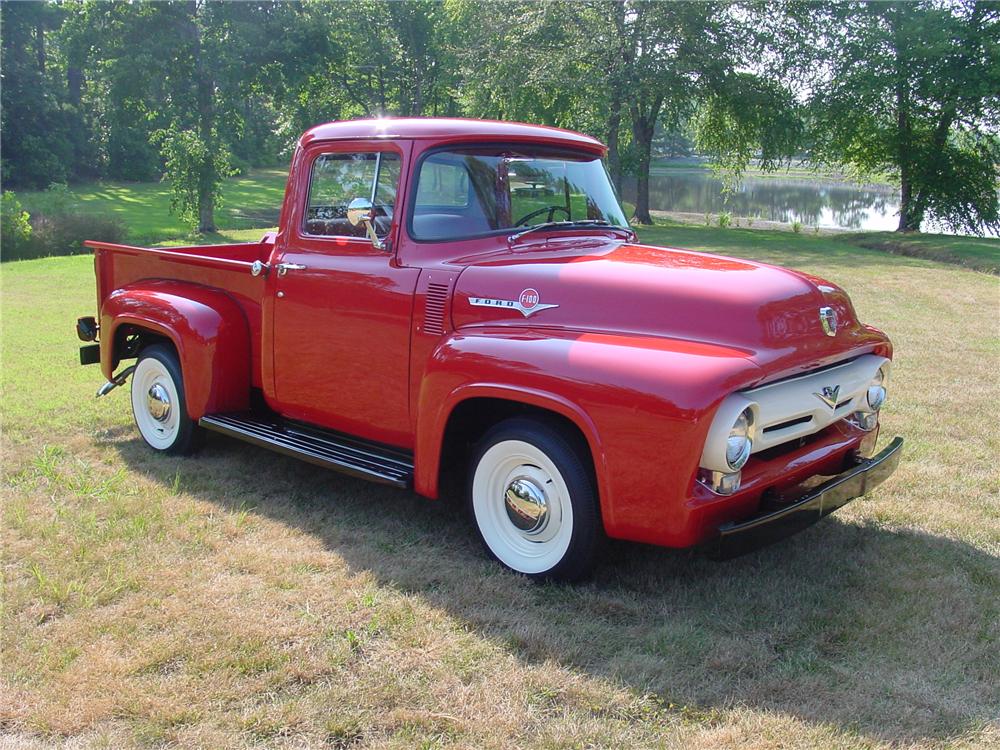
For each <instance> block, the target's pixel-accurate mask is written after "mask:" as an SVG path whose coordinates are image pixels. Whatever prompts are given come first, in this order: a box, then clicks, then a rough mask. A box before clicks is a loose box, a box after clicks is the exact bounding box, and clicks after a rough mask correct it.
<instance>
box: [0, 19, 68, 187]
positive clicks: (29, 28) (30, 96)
mask: <svg viewBox="0 0 1000 750" xmlns="http://www.w3.org/2000/svg"><path fill="white" fill-rule="evenodd" d="M0 20H2V24H3V38H2V45H0V68H2V70H3V86H2V89H0V133H2V135H0V138H2V140H3V174H4V181H5V182H6V183H7V184H10V185H21V186H25V187H34V188H43V187H46V186H47V185H49V183H52V182H65V181H66V180H67V179H69V178H70V177H73V176H74V175H75V173H76V166H77V160H76V158H75V152H74V141H73V137H72V136H73V126H74V121H73V117H72V116H71V113H70V112H67V110H66V109H65V106H64V105H65V99H66V94H65V88H64V87H63V86H62V85H61V84H62V83H63V79H62V77H61V76H60V74H59V65H58V64H55V62H56V61H57V60H58V54H57V55H55V56H54V55H53V49H52V42H53V37H52V30H53V29H54V28H57V27H58V26H59V24H60V22H61V16H60V12H59V9H58V8H57V7H55V6H52V5H49V4H47V3H3V4H2V5H0ZM56 52H58V50H56ZM54 57H55V58H56V61H54V60H53V58H54Z"/></svg>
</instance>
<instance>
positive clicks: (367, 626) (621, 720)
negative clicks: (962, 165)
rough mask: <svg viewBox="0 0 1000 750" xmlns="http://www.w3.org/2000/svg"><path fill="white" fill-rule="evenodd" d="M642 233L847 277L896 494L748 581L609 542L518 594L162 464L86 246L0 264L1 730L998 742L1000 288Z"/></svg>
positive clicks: (384, 516)
mask: <svg viewBox="0 0 1000 750" xmlns="http://www.w3.org/2000/svg"><path fill="white" fill-rule="evenodd" d="M150 200H152V198H151V197H150ZM150 221H151V222H152V219H151V220H150ZM150 226H152V224H151V225H150ZM144 231H146V230H144ZM257 233H258V232H255V233H254V236H256V234H257ZM642 235H643V238H644V239H646V240H649V241H652V242H657V243H662V244H667V245H681V246H687V247H692V248H695V249H702V250H714V251H720V252H725V253H731V254H735V255H740V256H743V257H749V258H755V259H762V260H766V261H774V262H778V263H785V264H788V265H792V266H795V267H798V268H801V269H804V270H807V271H810V272H813V273H817V274H819V275H821V276H824V277H826V278H829V279H831V280H833V281H836V282H838V283H840V284H842V285H843V286H845V287H846V288H847V289H848V290H849V291H850V292H851V294H852V296H853V299H854V302H855V305H856V307H857V309H858V312H859V313H860V315H861V317H862V318H863V319H864V320H866V321H869V322H871V323H873V324H876V325H878V326H880V327H882V328H884V329H885V330H886V331H887V332H888V333H889V334H890V335H891V336H892V338H893V341H894V342H895V345H896V364H895V369H894V372H893V378H892V382H891V384H890V396H889V401H888V403H887V405H886V407H885V411H884V420H883V432H882V434H883V443H884V442H885V440H887V439H888V438H889V437H891V436H893V435H896V434H900V435H903V436H905V438H906V440H907V446H906V449H905V451H906V452H905V455H904V459H903V463H902V464H901V466H900V469H899V471H898V472H897V474H896V475H895V476H894V477H893V478H892V479H891V480H890V481H889V482H888V483H886V484H885V485H883V486H882V487H880V488H879V489H878V490H876V491H875V492H873V493H872V494H871V495H870V496H869V497H868V498H866V499H864V500H860V501H857V502H855V503H853V504H851V505H849V506H848V507H846V508H844V509H843V510H842V511H840V512H838V513H836V514H835V515H834V516H831V517H830V518H828V519H826V520H825V521H824V522H823V523H821V524H819V525H817V526H815V527H813V528H811V529H809V530H808V531H806V532H804V533H802V534H800V535H799V536H797V537H795V538H793V539H791V540H788V541H787V542H785V543H783V544H781V545H779V546H775V547H772V548H770V549H767V550H763V551H761V552H758V553H755V554H753V555H750V556H747V557H744V558H741V559H738V560H735V561H731V562H727V563H712V562H709V561H707V560H704V559H702V558H700V557H698V556H695V555H692V554H689V553H683V552H673V551H669V550H660V549H654V548H648V547H639V546H635V545H613V546H612V547H611V549H610V550H609V553H608V556H607V559H606V560H605V562H604V564H603V565H602V566H601V567H600V569H599V570H598V572H597V575H596V577H595V579H594V580H593V581H591V582H589V583H586V584H584V585H580V586H570V587H560V586H550V585H535V584H532V583H529V582H527V581H525V580H523V579H521V578H519V577H517V576H514V575H511V574H508V573H505V572H503V571H502V570H501V569H500V568H499V567H498V566H497V565H495V564H494V563H491V562H489V561H488V560H487V559H486V558H485V557H484V555H483V554H482V552H481V551H480V549H479V547H478V545H477V544H476V543H475V542H474V540H473V534H472V530H471V528H470V527H469V525H468V523H467V522H466V521H465V520H464V517H463V514H462V513H461V512H460V511H459V509H457V508H456V507H454V506H452V505H449V504H447V503H443V502H442V503H432V502H428V501H425V500H422V499H420V498H417V497H415V496H414V495H411V494H409V493H406V492H402V491H397V490H392V489H386V488H382V487H377V486H375V485H369V484H364V483H362V482H359V481H355V480H352V479H349V478H345V477H343V476H340V475H337V474H334V473H330V472H327V471H324V470H322V469H319V468H316V467H312V466H309V465H306V464H302V463H299V462H297V461H294V460H291V459H287V458H284V457H281V456H278V455H276V454H272V453H269V452H266V451H263V450H259V449H256V448H253V447H251V446H248V445H245V444H241V443H237V442H235V441H231V440H226V439H223V438H221V437H214V438H212V437H210V439H209V440H208V443H207V445H206V446H205V448H204V449H203V451H202V452H201V453H200V454H199V455H198V456H196V457H191V458H171V457H163V456H157V455H153V454H152V452H151V451H149V450H148V449H147V448H146V447H145V446H144V444H143V443H142V441H141V440H140V438H139V437H138V434H137V432H136V430H135V428H134V426H133V424H132V419H131V415H130V412H129V406H128V394H127V391H126V389H120V390H118V391H115V392H114V393H112V394H111V395H109V396H108V397H106V398H105V399H102V400H100V401H96V400H95V399H94V397H93V394H94V390H95V389H96V387H97V386H98V385H100V383H101V380H102V379H101V376H100V373H99V372H98V370H97V368H96V367H80V366H79V365H78V364H77V363H76V359H77V346H78V342H77V341H76V339H75V335H74V333H73V324H74V321H75V319H76V317H77V316H78V315H82V314H88V313H92V312H93V305H94V279H93V267H92V262H91V259H90V257H88V256H82V255H81V256H74V257H60V258H50V259H43V260H37V261H25V262H16V263H9V264H5V265H4V267H3V270H2V278H0V285H2V298H3V330H2V350H0V353H2V364H3V367H2V377H0V387H2V420H3V422H2V424H3V446H2V448H3V458H4V460H3V467H2V470H3V477H4V478H3V486H2V491H3V520H2V566H3V567H2V570H3V587H4V589H3V608H2V617H3V623H2V627H3V631H2V632H3V642H2V649H3V651H2V659H0V663H2V665H3V668H2V672H0V674H2V678H0V679H2V681H0V737H3V738H5V739H6V741H8V742H10V743H11V744H12V745H14V746H18V747H21V746H24V747H48V746H57V745H71V746H73V747H113V748H119V747H132V746H136V747H161V746H168V745H171V746H180V747H248V746H260V745H268V746H271V745H274V746H279V747H303V746H316V747H319V746H325V747H333V748H347V747H350V748H361V747H388V748H416V747H421V748H439V747H441V748H444V747H467V748H498V749H501V748H503V749H506V748H512V747H532V748H535V747H537V748H580V747H618V748H638V747H657V748H661V747H680V746H684V747H695V748H713V749H714V748H735V747H751V748H803V747H805V748H824V749H825V748H859V749H860V748H865V749H869V748H882V747H886V748H888V747H920V748H926V747H956V748H970V747H984V748H985V747H997V746H998V743H1000V682H998V680H997V675H998V674H1000V497H998V496H1000V473H998V470H997V463H996V456H997V455H998V454H1000V430H998V428H997V421H996V402H997V395H998V393H997V369H998V365H1000V330H998V316H997V313H998V303H1000V279H998V278H997V277H995V276H991V275H987V274H980V273H975V272H973V271H969V270H966V269H962V268H958V267H956V266H953V265H943V264H940V263H937V262H934V261H930V260H926V259H920V258H910V257H904V256H896V255H889V254H886V253H884V252H880V251H875V250H869V249H865V248H860V247H857V246H856V245H853V244H851V243H850V242H848V241H845V240H844V239H842V238H837V237H828V236H817V237H813V236H802V235H794V234H791V233H788V232H766V231H759V230H737V229H729V230H720V229H718V228H708V227H699V226H684V225H675V226H673V225H672V226H660V227H656V228H653V229H648V230H643V232H642ZM0 745H3V746H6V744H5V742H4V741H2V740H0Z"/></svg>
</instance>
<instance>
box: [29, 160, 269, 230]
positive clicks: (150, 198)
mask: <svg viewBox="0 0 1000 750" xmlns="http://www.w3.org/2000/svg"><path fill="white" fill-rule="evenodd" d="M287 175H288V170H286V169H257V170H253V171H252V172H250V173H249V174H247V175H245V176H243V177H232V178H230V179H228V180H226V182H225V184H224V185H223V191H222V197H223V201H222V207H221V209H220V210H219V211H218V212H217V213H216V222H217V224H218V226H219V227H220V228H221V229H250V228H253V227H261V226H268V225H269V224H273V223H275V220H276V217H277V211H278V209H279V208H280V207H281V200H282V198H283V197H284V194H285V178H286V177H287ZM68 192H69V199H70V200H71V202H72V205H73V207H74V209H75V210H78V211H81V212H84V213H86V212H88V211H93V212H101V213H111V214H115V215H118V216H120V217H121V218H122V219H123V220H124V221H125V225H126V226H127V227H128V230H129V240H130V241H131V242H160V241H163V240H169V239H174V238H182V237H185V236H186V235H188V234H189V232H190V230H189V228H188V227H187V226H185V225H184V223H183V222H181V221H180V220H179V219H178V218H177V217H176V216H174V215H173V214H171V213H170V185H169V184H168V183H165V182H98V183H87V184H83V185H74V186H71V187H70V188H69V191H68ZM18 199H19V200H20V201H21V204H22V205H23V206H24V210H26V211H27V212H28V213H32V212H35V211H42V212H44V210H45V207H46V205H47V203H48V202H49V201H50V196H49V195H47V194H46V193H45V192H43V191H28V192H24V193H18ZM256 234H257V235H259V232H258V233H256Z"/></svg>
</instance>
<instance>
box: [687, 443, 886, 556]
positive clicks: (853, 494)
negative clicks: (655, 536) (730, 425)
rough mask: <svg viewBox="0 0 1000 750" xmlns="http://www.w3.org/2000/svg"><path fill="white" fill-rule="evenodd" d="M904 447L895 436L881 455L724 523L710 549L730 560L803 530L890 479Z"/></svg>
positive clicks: (707, 549) (708, 545) (711, 554)
mask: <svg viewBox="0 0 1000 750" xmlns="http://www.w3.org/2000/svg"><path fill="white" fill-rule="evenodd" d="M902 448H903V438H901V437H897V438H894V439H893V441H892V442H891V443H889V445H888V446H887V447H886V448H885V449H884V450H883V451H882V452H881V453H879V454H878V455H876V456H873V457H872V458H868V459H861V460H859V461H858V463H857V464H856V465H855V466H852V467H851V468H850V469H848V470H847V471H845V472H843V473H842V474H838V475H837V476H835V477H831V478H830V479H828V480H826V481H825V482H823V483H822V484H820V485H818V486H816V487H813V488H811V489H809V490H807V491H806V492H805V494H803V495H801V496H800V497H798V498H797V499H794V500H792V501H791V502H790V503H789V504H787V505H784V506H782V507H780V508H778V509H777V510H771V511H767V512H763V513H760V514H758V515H756V516H752V517H751V518H748V519H745V520H743V521H739V522H730V523H726V524H723V525H722V526H720V527H719V533H718V535H717V536H716V537H715V538H714V539H713V540H712V541H710V542H709V543H708V544H707V545H706V547H705V551H706V553H707V554H708V556H709V557H712V558H714V559H716V560H728V559H730V558H733V557H738V556H739V555H742V554H745V553H747V552H751V551H753V550H755V549H759V548H760V547H766V546H767V545H769V544H772V543H774V542H777V541H779V540H781V539H784V538H786V537H788V536H791V535H792V534H795V533H797V532H799V531H802V530H803V529H805V528H806V527H808V526H811V525H812V524H814V523H816V522H817V521H818V520H820V519H821V518H823V516H826V515H829V514H830V513H833V512H834V511H835V510H837V509H838V508H841V507H843V506H845V505H847V503H849V502H851V500H854V499H855V498H858V497H861V496H862V495H864V494H865V493H866V492H868V491H869V490H871V489H873V488H875V487H877V486H878V485H880V484H881V483H882V482H884V481H885V480H886V479H888V478H889V476H890V475H891V474H892V473H893V472H894V471H895V470H896V467H897V466H898V465H899V458H900V455H901V454H902V452H903V451H902Z"/></svg>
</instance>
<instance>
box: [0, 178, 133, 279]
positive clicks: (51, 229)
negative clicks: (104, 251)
mask: <svg viewBox="0 0 1000 750" xmlns="http://www.w3.org/2000/svg"><path fill="white" fill-rule="evenodd" d="M38 205H39V206H40V208H39V209H38V210H36V211H35V213H34V214H32V215H29V214H28V213H27V212H26V211H24V210H23V209H22V208H21V204H20V202H19V201H18V200H17V198H16V196H15V195H14V194H13V193H4V194H3V236H2V238H0V253H2V254H3V257H2V259H3V260H5V261H7V260H28V259H30V258H44V257H47V256H50V255H72V254H74V253H79V252H83V251H84V250H85V248H84V246H83V241H84V240H102V241H104V242H121V241H123V240H124V239H125V235H126V230H125V224H124V223H123V222H122V220H121V219H119V218H118V217H117V216H111V215H107V214H94V213H79V212H78V211H77V210H75V209H74V204H73V198H72V195H71V194H70V192H69V189H68V188H67V187H66V186H65V185H62V184H59V183H55V184H53V185H50V186H49V189H48V190H47V191H46V192H45V194H44V195H43V196H41V197H40V198H39V200H38Z"/></svg>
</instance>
